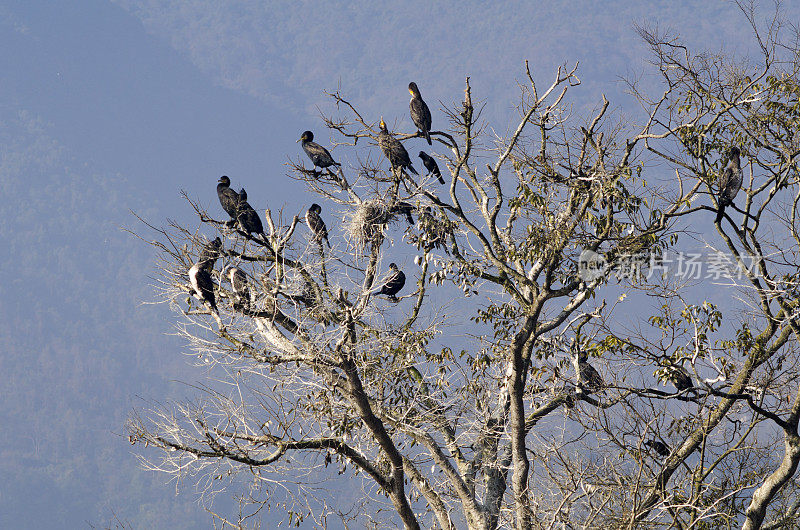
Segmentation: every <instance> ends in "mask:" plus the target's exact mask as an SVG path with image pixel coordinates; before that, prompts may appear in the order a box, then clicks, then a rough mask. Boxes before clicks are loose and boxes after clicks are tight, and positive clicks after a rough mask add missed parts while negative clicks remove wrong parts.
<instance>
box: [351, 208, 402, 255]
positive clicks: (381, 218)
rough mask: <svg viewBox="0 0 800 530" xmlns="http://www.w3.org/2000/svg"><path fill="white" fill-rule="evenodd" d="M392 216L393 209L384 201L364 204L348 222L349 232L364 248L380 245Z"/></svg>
mask: <svg viewBox="0 0 800 530" xmlns="http://www.w3.org/2000/svg"><path fill="white" fill-rule="evenodd" d="M391 215H392V212H391V209H390V208H389V206H388V205H387V204H385V203H384V202H382V201H378V200H372V201H365V202H362V203H361V204H359V206H358V208H357V209H356V211H355V212H353V214H352V216H351V217H350V220H349V221H348V222H347V224H346V229H347V232H348V233H349V234H350V238H351V239H352V240H353V241H355V242H356V243H357V244H359V245H360V246H362V247H363V246H366V245H367V244H370V243H380V241H381V240H382V239H383V233H384V230H385V229H386V223H387V222H389V219H390V218H391Z"/></svg>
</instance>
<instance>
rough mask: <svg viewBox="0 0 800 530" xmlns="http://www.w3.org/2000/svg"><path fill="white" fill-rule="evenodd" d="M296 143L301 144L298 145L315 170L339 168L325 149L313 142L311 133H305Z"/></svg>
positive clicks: (337, 163) (338, 164)
mask: <svg viewBox="0 0 800 530" xmlns="http://www.w3.org/2000/svg"><path fill="white" fill-rule="evenodd" d="M297 141H298V142H302V143H301V144H300V145H302V146H303V151H305V152H306V154H307V155H308V158H310V159H311V163H312V164H314V167H315V168H317V167H320V168H322V169H326V168H328V167H330V166H341V164H340V163H339V162H336V161H335V160H334V159H333V157H332V156H331V154H330V153H329V152H328V150H327V149H325V148H324V147H322V146H321V145H319V144H318V143H315V142H314V133H312V132H311V131H305V132H304V133H303V135H302V136H300V139H299V140H297Z"/></svg>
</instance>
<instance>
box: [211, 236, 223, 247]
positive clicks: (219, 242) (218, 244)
mask: <svg viewBox="0 0 800 530" xmlns="http://www.w3.org/2000/svg"><path fill="white" fill-rule="evenodd" d="M211 246H212V247H214V248H220V247H222V240H221V239H220V238H219V237H217V238H216V239H214V241H212V242H211Z"/></svg>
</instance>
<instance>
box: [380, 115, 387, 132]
mask: <svg viewBox="0 0 800 530" xmlns="http://www.w3.org/2000/svg"><path fill="white" fill-rule="evenodd" d="M380 128H381V130H382V131H385V130H386V122H385V121H383V116H381V124H380Z"/></svg>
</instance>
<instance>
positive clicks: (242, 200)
mask: <svg viewBox="0 0 800 530" xmlns="http://www.w3.org/2000/svg"><path fill="white" fill-rule="evenodd" d="M237 212H238V213H237V215H236V220H237V221H239V228H241V229H242V231H243V232H245V233H247V234H258V235H260V236H261V237H262V238H263V239H264V242H266V241H267V236H266V234H264V225H263V224H261V218H260V217H259V216H258V212H256V211H255V209H253V207H252V206H250V203H248V202H247V192H246V191H245V190H244V188H242V190H241V191H240V192H239V204H238V208H237Z"/></svg>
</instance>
